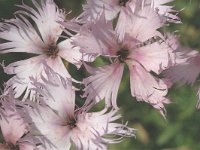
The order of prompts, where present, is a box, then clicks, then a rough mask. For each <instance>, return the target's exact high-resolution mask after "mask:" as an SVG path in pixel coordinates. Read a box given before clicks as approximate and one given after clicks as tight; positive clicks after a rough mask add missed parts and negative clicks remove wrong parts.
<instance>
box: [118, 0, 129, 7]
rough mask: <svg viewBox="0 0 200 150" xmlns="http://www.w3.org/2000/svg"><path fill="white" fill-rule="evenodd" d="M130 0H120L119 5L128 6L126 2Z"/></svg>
mask: <svg viewBox="0 0 200 150" xmlns="http://www.w3.org/2000/svg"><path fill="white" fill-rule="evenodd" d="M128 1H129V0H119V5H120V6H126V3H127V2H128Z"/></svg>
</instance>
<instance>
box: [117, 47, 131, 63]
mask: <svg viewBox="0 0 200 150" xmlns="http://www.w3.org/2000/svg"><path fill="white" fill-rule="evenodd" d="M117 55H118V60H119V61H120V62H121V63H124V62H125V60H126V58H127V57H128V55H129V50H127V49H120V50H119V51H118V52H117Z"/></svg>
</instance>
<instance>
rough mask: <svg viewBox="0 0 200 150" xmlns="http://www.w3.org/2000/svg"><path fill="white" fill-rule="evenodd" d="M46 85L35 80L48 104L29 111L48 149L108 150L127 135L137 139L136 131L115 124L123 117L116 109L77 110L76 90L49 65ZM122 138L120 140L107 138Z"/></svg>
mask: <svg viewBox="0 0 200 150" xmlns="http://www.w3.org/2000/svg"><path fill="white" fill-rule="evenodd" d="M45 70H46V72H47V78H43V83H40V82H37V81H36V80H34V81H33V84H34V85H35V88H36V90H38V92H40V98H41V99H40V100H41V101H43V102H44V103H45V104H44V105H38V106H37V107H34V108H33V109H32V108H29V109H28V113H29V115H30V118H31V120H32V126H33V127H35V129H37V130H33V131H32V132H37V131H39V133H38V134H39V136H38V138H40V139H41V141H42V143H43V147H44V149H52V150H54V149H59V150H66V149H70V147H71V145H74V146H75V147H76V148H77V149H106V145H105V144H109V143H116V142H120V141H121V138H122V137H124V136H134V133H133V131H134V130H133V129H131V128H128V127H126V125H122V124H120V123H114V121H115V120H118V119H119V118H120V117H121V116H120V115H117V114H116V113H117V111H116V110H110V111H108V110H107V109H104V110H102V111H100V112H88V110H89V107H87V106H86V107H85V106H84V107H82V108H79V109H75V89H74V88H73V86H72V85H71V81H70V80H65V79H63V78H62V77H61V76H59V75H58V74H56V73H55V72H53V71H52V70H51V69H50V68H49V67H47V66H46V69H45ZM107 135H113V136H119V139H112V138H108V137H106V136H107Z"/></svg>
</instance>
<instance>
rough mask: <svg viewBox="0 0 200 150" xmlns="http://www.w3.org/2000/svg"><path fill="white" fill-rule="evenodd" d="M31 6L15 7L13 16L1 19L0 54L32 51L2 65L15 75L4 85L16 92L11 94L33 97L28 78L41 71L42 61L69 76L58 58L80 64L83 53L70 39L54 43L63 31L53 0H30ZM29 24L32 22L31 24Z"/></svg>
mask: <svg viewBox="0 0 200 150" xmlns="http://www.w3.org/2000/svg"><path fill="white" fill-rule="evenodd" d="M32 2H33V4H34V6H35V9H34V8H32V7H29V6H27V5H25V4H23V5H20V6H18V7H20V8H22V10H19V11H17V12H16V13H15V14H16V18H15V19H10V20H5V21H4V22H3V23H1V26H0V38H1V39H3V40H4V42H2V43H1V44H0V53H1V54H3V53H10V52H24V53H31V54H34V55H35V56H34V57H31V58H29V59H26V60H21V61H17V62H14V63H11V64H9V65H8V66H6V67H4V71H5V72H6V73H7V74H15V76H14V77H12V78H11V79H10V80H9V81H8V82H7V86H8V87H10V88H13V89H14V90H15V92H16V94H15V97H16V98H18V97H20V96H22V95H23V97H24V99H26V98H27V97H31V99H32V98H33V95H34V94H35V93H34V92H33V91H31V88H32V87H33V86H32V85H31V82H30V79H29V77H30V76H31V77H34V78H40V75H41V74H43V73H44V71H43V69H44V68H43V65H42V64H43V62H44V61H46V63H47V64H48V65H49V66H51V67H52V68H53V69H54V71H56V72H58V73H59V74H60V75H62V76H63V77H68V78H69V77H71V76H70V75H69V73H68V71H67V70H66V68H65V65H64V64H63V62H62V59H64V60H66V61H67V62H69V63H72V64H74V65H76V66H77V67H80V65H81V60H82V57H83V55H82V54H81V53H80V52H79V48H77V47H74V46H73V45H72V43H71V42H72V41H71V39H66V40H63V41H61V42H59V43H58V39H59V37H60V36H61V33H62V32H63V30H64V29H63V26H62V25H61V24H59V22H63V21H64V19H65V13H64V11H63V10H60V9H58V7H57V6H56V4H55V3H54V2H53V0H41V2H40V3H39V2H37V1H35V0H33V1H32ZM32 23H33V24H32Z"/></svg>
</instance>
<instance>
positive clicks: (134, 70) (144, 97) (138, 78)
mask: <svg viewBox="0 0 200 150" xmlns="http://www.w3.org/2000/svg"><path fill="white" fill-rule="evenodd" d="M129 70H130V84H131V94H132V96H134V97H136V98H137V99H138V100H139V101H145V102H147V103H150V104H151V105H153V106H156V105H158V104H159V106H161V104H162V101H166V98H165V96H166V95H167V92H168V87H167V85H166V84H165V82H164V81H162V80H161V79H155V77H153V76H152V75H151V74H150V73H149V72H148V71H146V70H145V69H144V68H143V67H142V66H140V65H139V64H137V63H134V64H132V65H131V64H129ZM144 81H145V82H144ZM160 103H161V104H160ZM166 103H167V102H166Z"/></svg>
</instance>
